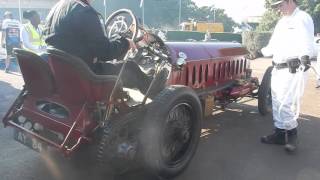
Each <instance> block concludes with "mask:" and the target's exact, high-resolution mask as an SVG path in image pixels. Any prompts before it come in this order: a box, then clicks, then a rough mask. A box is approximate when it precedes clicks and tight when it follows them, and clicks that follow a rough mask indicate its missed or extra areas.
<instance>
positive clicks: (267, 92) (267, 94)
mask: <svg viewBox="0 0 320 180" xmlns="http://www.w3.org/2000/svg"><path fill="white" fill-rule="evenodd" d="M272 69H273V66H270V67H268V68H267V70H266V72H265V73H264V75H263V78H262V81H261V84H260V87H259V91H258V109H259V113H260V114H261V115H263V116H264V115H267V114H269V113H271V112H272V96H271V72H272Z"/></svg>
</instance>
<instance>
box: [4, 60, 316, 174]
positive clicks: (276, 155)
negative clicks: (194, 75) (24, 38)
mask: <svg viewBox="0 0 320 180" xmlns="http://www.w3.org/2000/svg"><path fill="white" fill-rule="evenodd" d="M0 64H1V60H0ZM270 64H271V61H270V59H256V60H253V61H251V66H252V68H253V70H254V72H253V75H254V76H259V77H260V79H261V76H262V74H263V73H264V71H265V69H266V68H267V67H268V66H269V65H270ZM22 85H23V80H22V77H21V75H20V74H19V73H18V72H14V73H10V74H6V73H4V72H3V68H2V67H1V66H0V119H1V118H2V117H3V116H4V114H5V112H6V111H7V109H8V108H9V106H10V105H11V103H12V102H13V100H14V98H15V97H16V96H17V94H18V93H19V90H20V89H21V87H22ZM314 87H315V75H314V73H313V72H311V71H310V76H309V81H308V84H307V88H306V91H305V95H304V97H303V102H302V109H301V116H300V118H299V123H300V125H299V140H300V144H299V149H298V152H297V153H296V154H294V155H288V154H286V153H285V152H284V150H283V147H281V146H274V145H265V144H261V143H260V141H259V138H260V136H262V135H265V134H268V133H270V132H271V131H272V128H273V125H272V117H271V116H270V115H269V116H260V115H259V113H258V110H257V100H256V99H249V98H245V99H243V100H242V101H241V102H239V103H237V104H231V105H230V106H228V107H227V108H226V110H225V111H217V112H215V114H214V115H213V116H211V117H210V118H207V119H205V120H204V121H203V134H202V137H201V141H200V144H199V147H198V150H197V153H196V155H195V157H194V158H193V160H192V161H191V164H190V166H189V167H188V168H187V169H186V171H185V172H183V173H182V174H181V175H180V176H178V177H177V178H175V179H176V180H195V179H197V180H208V179H210V180H211V179H212V180H318V179H320V143H319V141H320V139H319V136H320V131H319V129H320V103H319V102H320V89H315V88H314ZM59 162H60V163H57V164H56V162H55V161H51V160H50V159H48V158H47V157H46V156H43V155H40V154H38V153H36V152H34V151H33V150H30V149H29V148H27V147H25V146H23V145H21V144H19V143H18V142H16V141H14V140H13V138H12V128H3V125H2V123H0V179H1V180H87V179H92V177H91V176H90V175H88V174H87V173H86V171H79V169H76V168H74V167H73V166H72V165H71V164H70V163H69V162H68V161H67V160H65V159H63V158H62V159H60V160H59ZM104 179H106V180H107V179H108V180H112V179H119V180H120V179H121V180H122V179H123V180H124V179H131V180H152V179H150V177H141V176H139V172H137V173H132V174H130V175H128V176H127V177H115V178H113V177H111V176H106V177H105V178H104Z"/></svg>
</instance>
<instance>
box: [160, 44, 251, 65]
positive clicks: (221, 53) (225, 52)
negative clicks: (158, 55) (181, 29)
mask: <svg viewBox="0 0 320 180" xmlns="http://www.w3.org/2000/svg"><path fill="white" fill-rule="evenodd" d="M165 44H166V46H167V49H168V50H169V52H170V57H171V60H172V63H173V64H175V63H176V61H177V59H178V58H179V53H180V54H181V53H184V54H185V55H186V61H198V60H210V59H211V60H213V59H217V58H221V57H227V56H245V55H246V54H248V51H247V50H246V49H245V48H244V47H242V45H241V44H240V43H236V42H235V43H233V42H166V43H165Z"/></svg>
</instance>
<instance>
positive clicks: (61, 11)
mask: <svg viewBox="0 0 320 180" xmlns="http://www.w3.org/2000/svg"><path fill="white" fill-rule="evenodd" d="M90 1H91V0H60V1H59V2H58V3H57V4H56V5H55V6H54V7H53V8H52V9H51V11H50V13H49V15H48V17H47V23H46V25H45V29H44V35H45V37H46V38H45V41H46V43H47V44H48V46H53V47H54V48H57V49H60V50H63V51H65V52H67V53H69V54H72V55H74V56H77V57H80V58H81V59H82V60H83V61H85V62H86V63H87V64H88V66H89V67H90V68H91V70H92V71H93V72H95V73H96V74H109V75H112V74H114V75H116V74H118V73H119V71H120V68H121V66H122V63H115V64H112V63H97V62H99V61H100V62H101V61H109V60H113V59H119V58H120V57H122V56H123V55H124V54H125V53H126V52H127V51H128V49H129V47H131V48H136V47H135V43H134V42H133V41H132V40H129V39H126V38H123V37H120V36H117V37H113V38H111V39H109V38H108V37H107V35H106V32H105V27H104V23H103V20H102V18H101V15H100V14H99V13H98V12H97V11H96V10H95V9H94V8H93V7H92V6H90ZM167 75H168V72H167V71H161V72H160V73H159V74H158V76H157V77H156V78H157V79H156V81H159V82H156V83H155V84H156V85H157V87H154V88H152V90H151V92H150V96H153V95H155V94H157V93H158V92H159V91H160V90H162V89H163V87H164V85H165V82H166V78H167ZM121 80H122V83H123V85H124V86H126V87H129V88H138V89H139V90H140V91H141V92H142V93H145V92H146V90H147V88H148V86H149V84H150V83H151V80H152V78H151V76H147V75H146V74H145V73H144V72H143V71H141V69H140V67H139V66H138V65H137V64H136V63H135V62H133V61H128V64H127V65H126V69H125V70H124V74H123V76H122V79H121Z"/></svg>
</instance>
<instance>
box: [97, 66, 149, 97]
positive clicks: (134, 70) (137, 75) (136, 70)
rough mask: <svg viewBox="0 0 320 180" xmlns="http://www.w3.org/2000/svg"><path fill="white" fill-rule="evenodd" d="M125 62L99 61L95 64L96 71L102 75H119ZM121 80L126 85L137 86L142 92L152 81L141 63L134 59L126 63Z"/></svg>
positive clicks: (129, 86)
mask: <svg viewBox="0 0 320 180" xmlns="http://www.w3.org/2000/svg"><path fill="white" fill-rule="evenodd" d="M123 64H124V63H123V62H118V63H109V62H104V63H97V64H96V65H95V68H94V69H95V70H94V72H95V73H96V74H100V75H118V74H119V73H120V70H121V67H122V66H123ZM121 81H122V84H123V86H124V87H127V88H137V89H139V90H140V91H141V92H142V93H145V92H146V91H147V88H148V87H149V85H150V83H151V78H149V77H148V76H147V75H146V74H145V73H144V72H143V71H142V70H141V69H140V67H139V65H138V64H137V63H135V62H133V61H128V62H127V63H126V65H125V69H124V71H123V74H122V77H121Z"/></svg>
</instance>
